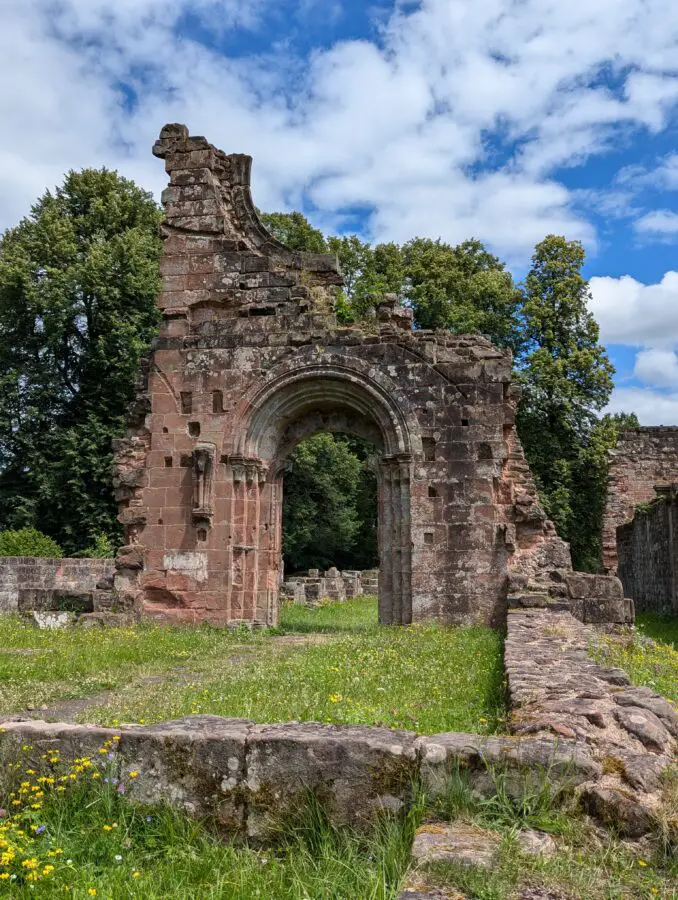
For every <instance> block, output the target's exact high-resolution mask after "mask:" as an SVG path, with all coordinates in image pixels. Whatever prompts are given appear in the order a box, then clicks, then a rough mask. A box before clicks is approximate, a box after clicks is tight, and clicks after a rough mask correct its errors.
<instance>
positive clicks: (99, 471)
mask: <svg viewBox="0 0 678 900" xmlns="http://www.w3.org/2000/svg"><path fill="white" fill-rule="evenodd" d="M159 216H160V213H159V210H158V208H157V206H156V204H155V203H154V201H153V199H152V197H151V195H150V194H148V193H146V192H145V191H142V190H141V189H140V188H138V187H136V185H134V184H133V183H132V182H131V181H128V180H126V179H124V178H121V177H120V176H119V175H118V174H117V173H115V172H111V171H107V170H105V169H102V170H94V169H87V170H84V171H82V172H70V173H69V174H68V175H67V176H66V179H65V181H64V183H63V184H62V185H61V186H60V187H59V188H57V189H56V191H55V192H50V191H48V192H47V193H45V194H44V196H43V197H41V198H40V199H39V200H38V202H37V203H36V204H35V205H34V207H33V208H32V210H31V213H30V215H29V216H28V217H27V218H25V219H24V220H23V221H22V222H21V223H20V224H19V225H18V226H17V227H16V228H13V229H10V230H8V231H7V232H5V234H4V235H3V236H2V238H1V239H0V392H1V394H2V403H0V527H21V526H26V525H39V526H40V528H41V530H43V531H45V532H46V533H47V534H49V535H51V536H52V537H54V538H56V539H58V541H59V542H60V543H61V544H62V545H63V547H64V548H65V549H66V551H67V552H69V553H72V552H75V551H77V550H79V549H81V548H82V547H84V546H85V545H87V544H88V543H93V542H94V541H96V539H97V535H99V534H106V535H109V536H110V537H115V536H116V535H117V523H116V520H115V515H116V508H115V504H114V502H113V497H112V492H111V475H110V466H111V461H112V455H111V440H112V438H113V437H114V436H115V435H116V434H119V433H120V432H121V430H122V429H123V425H124V413H125V409H126V407H127V405H128V404H129V402H130V401H131V400H132V399H133V397H134V385H135V381H136V376H137V370H138V366H139V358H140V356H141V354H142V352H143V351H144V349H145V348H146V347H147V346H148V343H149V341H150V340H151V337H152V336H153V333H154V331H155V329H156V326H157V321H158V318H157V311H156V307H155V297H156V295H157V292H158V289H159V274H158V259H159V256H160V251H161V244H160V239H159V237H158V231H157V226H158V222H159Z"/></svg>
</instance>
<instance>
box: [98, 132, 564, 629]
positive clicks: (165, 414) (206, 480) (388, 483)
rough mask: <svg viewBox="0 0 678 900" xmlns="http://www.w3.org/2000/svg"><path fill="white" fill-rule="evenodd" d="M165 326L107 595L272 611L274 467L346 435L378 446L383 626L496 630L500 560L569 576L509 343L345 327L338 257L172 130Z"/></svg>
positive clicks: (184, 610)
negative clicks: (293, 231)
mask: <svg viewBox="0 0 678 900" xmlns="http://www.w3.org/2000/svg"><path fill="white" fill-rule="evenodd" d="M154 153H155V154H156V156H159V157H161V158H163V159H164V160H165V166H166V169H167V172H168V173H169V176H170V186H169V187H168V188H167V189H166V191H165V192H164V193H163V202H164V205H165V211H166V221H165V224H164V225H163V236H164V240H165V249H164V256H163V259H162V263H161V265H162V274H163V291H162V293H161V295H160V297H159V299H158V305H159V307H160V309H161V311H162V314H163V324H162V327H161V331H160V336H159V338H158V339H157V340H156V342H155V345H154V347H153V352H152V354H151V356H150V358H149V360H148V361H147V364H145V366H144V368H143V371H142V373H141V379H140V383H139V395H138V399H137V402H136V404H135V405H134V408H133V409H132V411H131V417H130V430H129V433H128V436H127V437H126V438H125V439H123V440H121V441H119V442H118V444H117V464H116V474H115V487H116V495H117V499H118V500H119V502H120V507H121V509H120V521H121V522H122V523H123V524H124V525H125V528H126V544H125V546H124V547H122V548H121V550H120V551H119V554H118V558H117V577H116V588H117V590H118V591H119V592H120V594H121V595H123V596H124V597H129V598H131V600H132V601H133V602H134V603H135V604H136V608H137V609H138V610H139V611H140V612H142V613H143V614H144V615H147V616H151V617H155V618H158V619H162V620H165V621H196V620H203V619H206V620H210V621H214V622H220V623H229V622H237V621H246V622H251V623H255V624H256V623H260V624H267V623H268V624H271V623H275V622H276V621H277V615H278V589H279V581H280V579H279V574H280V551H281V541H280V538H281V518H282V491H283V479H284V467H285V459H286V457H287V455H288V454H289V452H290V451H291V450H292V449H293V448H294V446H296V444H297V443H298V442H299V441H300V440H302V439H303V438H304V437H308V436H309V435H311V434H313V433H315V432H317V431H320V430H325V431H342V432H348V433H352V434H357V435H360V436H362V437H364V438H367V439H369V440H370V441H372V443H373V444H374V445H375V446H376V448H377V451H378V452H379V454H380V459H379V462H378V465H377V482H378V498H379V499H378V504H379V516H378V518H379V551H380V564H379V611H380V620H381V621H382V622H387V623H388V622H393V623H407V622H411V621H423V620H426V619H431V618H434V619H438V620H440V621H443V622H448V623H461V622H499V621H501V619H502V617H503V614H504V612H505V607H506V593H507V582H508V573H509V570H510V569H512V568H513V567H514V563H515V567H516V568H517V570H518V571H519V572H520V573H521V577H524V579H525V580H526V581H534V580H535V579H536V580H539V579H540V578H541V577H542V576H544V575H545V574H547V573H548V571H549V570H550V569H553V568H559V567H565V568H567V567H569V565H570V562H569V553H568V550H567V547H566V545H564V544H563V543H562V541H560V540H559V539H558V538H557V536H556V535H555V531H554V529H553V526H552V525H551V524H550V523H549V522H547V520H546V518H545V516H544V513H543V511H542V510H541V509H540V508H539V505H538V502H537V496H536V491H535V488H534V482H533V480H532V478H531V476H530V473H529V470H528V469H527V465H526V463H525V460H524V457H523V454H522V449H521V448H520V445H519V442H518V439H517V436H516V432H515V425H514V423H515V409H516V402H517V396H516V394H515V392H514V390H513V388H512V385H511V370H512V361H511V356H510V353H508V352H506V351H501V350H498V349H497V348H495V347H494V346H493V345H492V344H491V343H490V342H489V341H488V340H487V339H485V338H483V337H480V336H458V335H451V334H448V333H446V332H432V331H425V330H417V331H413V330H412V327H411V311H410V310H406V309H403V308H401V307H400V306H399V305H398V303H397V302H396V298H385V301H384V302H383V303H381V304H380V305H379V306H378V308H377V309H376V311H375V316H374V319H373V320H372V321H371V322H369V323H368V324H363V325H361V326H359V327H358V326H356V327H339V326H338V325H337V322H336V318H335V316H334V313H333V304H334V295H333V291H334V288H335V286H336V285H339V284H340V283H341V276H340V274H339V270H338V264H337V261H336V258H335V257H333V256H327V255H314V254H305V253H298V252H292V251H290V250H288V249H286V248H285V247H283V246H282V245H281V244H279V243H278V242H277V241H276V240H275V239H274V238H272V237H271V236H270V235H269V234H268V233H267V232H266V231H265V229H264V228H263V226H262V225H261V223H260V222H259V219H258V217H257V215H256V211H255V209H254V206H253V203H252V198H251V196H250V191H249V178H250V164H251V160H250V158H249V157H246V156H240V155H230V156H227V155H226V154H224V153H222V152H221V151H219V150H217V149H215V148H214V147H213V146H211V145H210V144H209V143H208V142H207V141H206V140H205V139H204V138H201V137H189V135H188V132H187V130H186V128H185V127H184V126H181V125H170V126H166V127H165V128H164V129H163V131H162V133H161V138H160V140H159V141H158V143H157V144H156V146H155V148H154Z"/></svg>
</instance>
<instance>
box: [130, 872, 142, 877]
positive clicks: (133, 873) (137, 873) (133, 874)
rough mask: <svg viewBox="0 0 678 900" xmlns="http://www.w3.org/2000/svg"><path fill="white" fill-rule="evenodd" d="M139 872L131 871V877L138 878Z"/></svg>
mask: <svg viewBox="0 0 678 900" xmlns="http://www.w3.org/2000/svg"><path fill="white" fill-rule="evenodd" d="M140 875H141V872H132V878H139V876H140Z"/></svg>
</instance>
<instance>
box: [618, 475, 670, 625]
mask: <svg viewBox="0 0 678 900" xmlns="http://www.w3.org/2000/svg"><path fill="white" fill-rule="evenodd" d="M657 493H658V495H659V496H657V497H656V499H655V500H654V502H653V503H651V504H649V505H648V506H646V507H645V508H642V509H639V510H636V512H635V515H634V518H633V521H631V522H629V523H627V524H626V525H622V526H620V527H619V528H618V529H617V557H618V574H619V577H620V578H621V580H622V582H623V584H624V590H625V591H626V593H627V594H628V595H629V596H630V597H633V599H634V601H635V604H636V608H637V609H638V610H641V611H644V612H655V613H661V614H662V615H674V616H678V485H675V484H673V485H670V486H667V487H659V486H658V487H657Z"/></svg>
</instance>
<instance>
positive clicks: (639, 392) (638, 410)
mask: <svg viewBox="0 0 678 900" xmlns="http://www.w3.org/2000/svg"><path fill="white" fill-rule="evenodd" d="M604 412H609V413H616V412H625V413H628V412H635V414H636V415H637V416H638V420H639V422H640V424H641V425H675V424H676V422H678V393H677V392H675V391H671V392H668V393H661V392H659V391H656V390H652V388H636V387H628V388H627V387H624V388H616V389H615V390H614V391H613V393H612V397H611V398H610V402H609V404H608V406H607V408H606V409H605V410H604Z"/></svg>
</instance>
